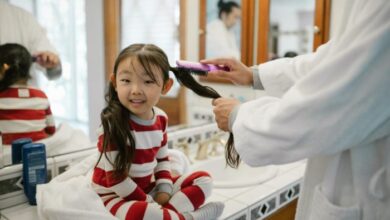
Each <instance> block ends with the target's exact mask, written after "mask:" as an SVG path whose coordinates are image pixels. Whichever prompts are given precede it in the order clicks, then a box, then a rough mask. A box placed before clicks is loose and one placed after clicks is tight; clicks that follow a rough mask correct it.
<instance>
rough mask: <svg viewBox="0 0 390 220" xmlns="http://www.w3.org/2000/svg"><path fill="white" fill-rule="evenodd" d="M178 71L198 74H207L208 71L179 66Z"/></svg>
mask: <svg viewBox="0 0 390 220" xmlns="http://www.w3.org/2000/svg"><path fill="white" fill-rule="evenodd" d="M177 70H178V71H180V72H182V73H186V74H194V75H197V76H207V73H208V72H207V71H202V70H193V69H187V68H180V67H178V68H177Z"/></svg>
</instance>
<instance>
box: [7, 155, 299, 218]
mask: <svg viewBox="0 0 390 220" xmlns="http://www.w3.org/2000/svg"><path fill="white" fill-rule="evenodd" d="M277 168H278V173H277V176H276V177H275V178H273V179H271V180H269V181H266V182H264V183H263V184H259V185H255V186H251V187H244V188H230V189H228V188H226V189H214V190H213V194H212V196H211V197H210V198H208V200H207V201H206V202H210V201H222V202H224V203H225V209H224V212H223V214H222V216H221V218H220V219H229V220H230V219H237V220H249V219H263V218H265V217H267V216H269V215H271V214H273V213H275V211H277V210H278V209H279V208H281V207H284V206H285V205H286V204H288V203H289V202H290V201H292V200H294V199H295V198H297V197H298V195H299V192H300V189H301V180H302V177H303V174H304V171H305V168H306V163H305V161H298V162H295V163H291V164H285V165H279V166H277ZM1 214H2V216H5V217H6V218H4V217H2V218H1V220H3V219H4V220H17V219H30V220H38V215H37V211H36V206H30V205H28V204H27V203H25V204H21V205H17V206H14V207H11V208H7V209H4V210H1Z"/></svg>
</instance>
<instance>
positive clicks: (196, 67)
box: [176, 60, 229, 76]
mask: <svg viewBox="0 0 390 220" xmlns="http://www.w3.org/2000/svg"><path fill="white" fill-rule="evenodd" d="M176 65H177V68H178V69H186V70H189V71H191V72H193V73H195V74H197V75H204V76H205V75H207V73H208V72H209V71H213V70H224V71H229V68H228V67H227V66H218V65H213V64H203V63H198V62H191V61H185V60H177V61H176Z"/></svg>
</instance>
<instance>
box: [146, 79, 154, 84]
mask: <svg viewBox="0 0 390 220" xmlns="http://www.w3.org/2000/svg"><path fill="white" fill-rule="evenodd" d="M145 83H146V84H154V81H153V80H145Z"/></svg>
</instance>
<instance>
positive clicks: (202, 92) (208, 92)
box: [170, 67, 241, 168]
mask: <svg viewBox="0 0 390 220" xmlns="http://www.w3.org/2000/svg"><path fill="white" fill-rule="evenodd" d="M170 70H171V71H172V72H173V73H174V74H175V76H176V78H177V79H178V81H179V82H180V83H181V84H182V85H184V86H185V87H187V88H189V89H191V90H192V91H193V92H195V93H196V94H197V95H199V96H202V97H206V98H212V99H216V98H220V97H221V95H219V94H218V92H217V91H215V90H214V89H213V88H211V87H209V86H203V85H201V84H199V83H198V81H196V80H195V79H194V78H193V77H192V75H191V74H190V72H187V71H185V70H184V69H181V68H180V69H178V68H172V67H171V69H170ZM225 158H226V163H227V164H228V165H229V166H230V167H234V168H237V167H238V165H239V164H240V161H241V159H240V155H239V154H238V153H237V151H236V149H235V148H234V137H233V133H230V134H229V138H228V141H227V142H226V149H225Z"/></svg>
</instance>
